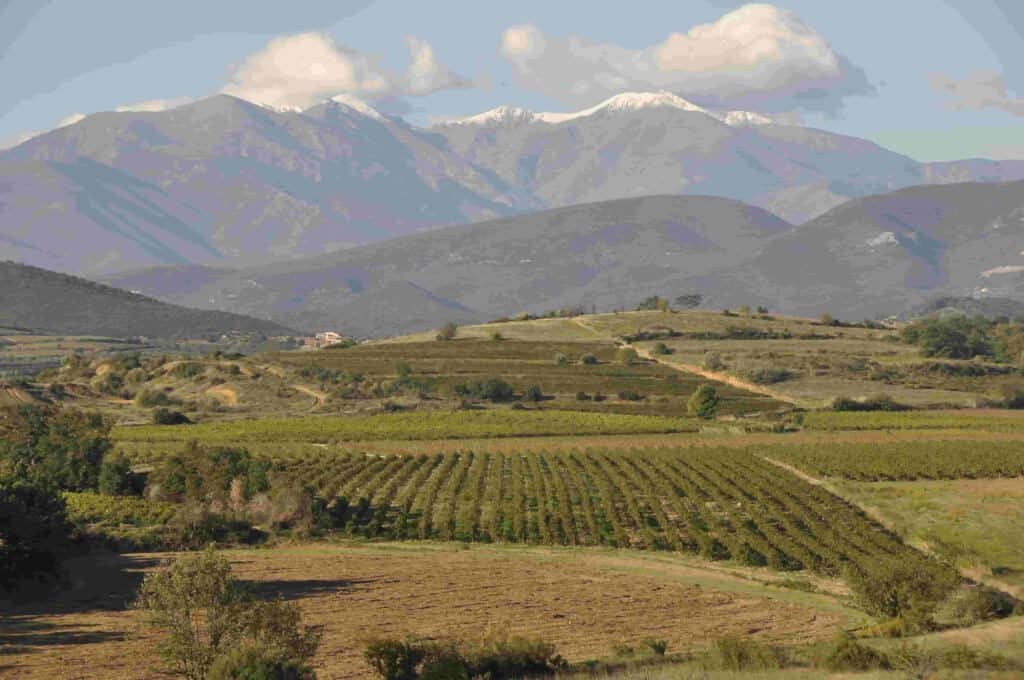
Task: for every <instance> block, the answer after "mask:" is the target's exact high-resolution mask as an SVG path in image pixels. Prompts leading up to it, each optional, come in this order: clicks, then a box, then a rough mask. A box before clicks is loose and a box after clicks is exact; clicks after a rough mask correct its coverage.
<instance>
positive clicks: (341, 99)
mask: <svg viewBox="0 0 1024 680" xmlns="http://www.w3.org/2000/svg"><path fill="white" fill-rule="evenodd" d="M331 101H332V102H334V103H335V104H341V105H342V106H344V107H347V108H349V109H352V110H353V111H355V112H356V113H361V114H362V115H364V116H367V117H368V118H373V119H374V120H384V116H383V115H381V113H380V111H378V110H377V109H375V108H373V107H372V106H370V105H369V104H367V103H366V102H364V101H363V100H362V99H360V98H359V97H353V96H352V95H350V94H338V95H335V96H333V97H331Z"/></svg>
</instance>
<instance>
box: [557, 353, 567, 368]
mask: <svg viewBox="0 0 1024 680" xmlns="http://www.w3.org/2000/svg"><path fill="white" fill-rule="evenodd" d="M555 365H556V366H568V365H569V357H567V356H565V355H564V354H562V353H561V352H559V353H558V354H556V355H555Z"/></svg>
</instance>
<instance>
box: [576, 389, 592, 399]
mask: <svg viewBox="0 0 1024 680" xmlns="http://www.w3.org/2000/svg"><path fill="white" fill-rule="evenodd" d="M590 398H591V397H590V395H589V394H587V393H586V392H583V391H582V390H581V391H579V392H577V393H576V401H590Z"/></svg>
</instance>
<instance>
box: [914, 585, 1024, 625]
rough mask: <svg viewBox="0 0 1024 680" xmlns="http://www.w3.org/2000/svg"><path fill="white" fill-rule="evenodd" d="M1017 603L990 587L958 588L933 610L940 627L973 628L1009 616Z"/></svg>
mask: <svg viewBox="0 0 1024 680" xmlns="http://www.w3.org/2000/svg"><path fill="white" fill-rule="evenodd" d="M1016 604H1017V602H1016V600H1014V598H1013V597H1011V596H1009V595H1007V594H1006V593H1003V592H1001V591H999V590H996V589H995V588H992V587H990V586H984V585H979V586H974V587H970V588H958V589H956V590H954V591H953V592H952V593H950V595H949V597H947V598H946V599H945V600H943V601H942V602H941V603H940V604H939V606H938V607H937V608H936V610H935V616H934V618H935V622H936V623H937V624H939V625H942V626H958V627H967V626H973V625H976V624H979V623H982V622H984V621H991V620H992V619H1001V618H1004V617H1007V616H1010V615H1011V614H1012V613H1013V611H1014V607H1015V606H1016Z"/></svg>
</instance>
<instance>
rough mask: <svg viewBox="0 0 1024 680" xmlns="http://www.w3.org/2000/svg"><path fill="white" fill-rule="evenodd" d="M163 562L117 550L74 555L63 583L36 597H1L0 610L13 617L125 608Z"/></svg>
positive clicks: (65, 570) (67, 563) (0, 623)
mask: <svg viewBox="0 0 1024 680" xmlns="http://www.w3.org/2000/svg"><path fill="white" fill-rule="evenodd" d="M160 563H161V561H160V560H159V559H155V558H151V557H138V556H132V555H119V554H116V553H100V554H92V555H85V556H82V557H74V558H72V559H69V560H67V561H66V562H65V563H64V565H63V567H64V568H63V571H64V578H63V582H62V583H61V584H58V585H55V586H54V587H53V588H51V589H50V590H49V592H47V593H44V594H40V595H37V596H35V597H33V598H32V599H22V598H19V597H17V596H15V597H14V598H13V599H11V600H6V601H4V600H0V610H3V611H5V612H9V615H10V616H9V617H18V616H45V615H52V614H71V613H80V614H84V613H88V612H93V611H123V610H125V609H127V608H128V607H129V606H130V605H131V603H132V601H133V600H134V599H135V596H136V593H137V592H138V589H139V586H140V585H141V584H142V579H143V577H144V576H145V571H146V570H147V569H153V568H154V567H157V566H158V565H159V564H160ZM9 617H7V618H9ZM7 618H5V619H4V620H3V622H0V626H2V625H4V624H5V623H6V621H7Z"/></svg>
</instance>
